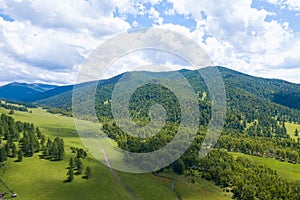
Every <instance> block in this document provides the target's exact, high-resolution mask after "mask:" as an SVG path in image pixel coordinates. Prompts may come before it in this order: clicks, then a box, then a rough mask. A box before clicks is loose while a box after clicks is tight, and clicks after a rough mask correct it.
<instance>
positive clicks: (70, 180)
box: [67, 168, 74, 182]
mask: <svg viewBox="0 0 300 200" xmlns="http://www.w3.org/2000/svg"><path fill="white" fill-rule="evenodd" d="M67 176H68V177H67V181H68V182H72V181H73V180H74V169H72V168H70V169H69V170H68V173H67Z"/></svg>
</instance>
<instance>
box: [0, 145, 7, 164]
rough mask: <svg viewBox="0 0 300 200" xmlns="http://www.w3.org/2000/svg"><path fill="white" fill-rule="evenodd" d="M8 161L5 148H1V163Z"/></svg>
mask: <svg viewBox="0 0 300 200" xmlns="http://www.w3.org/2000/svg"><path fill="white" fill-rule="evenodd" d="M6 160H7V152H6V150H5V147H0V163H1V162H4V161H6Z"/></svg>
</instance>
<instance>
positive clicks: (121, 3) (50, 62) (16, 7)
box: [0, 0, 300, 83]
mask: <svg viewBox="0 0 300 200" xmlns="http://www.w3.org/2000/svg"><path fill="white" fill-rule="evenodd" d="M267 1H268V2H269V3H272V4H274V5H276V6H278V7H280V8H281V9H282V10H286V12H289V11H293V12H297V11H299V10H300V4H299V2H300V1H298V0H283V1H281V0H267ZM164 5H168V6H166V7H164ZM0 14H1V15H0V72H1V73H0V82H2V83H3V82H8V81H12V80H13V81H17V80H22V81H28V82H31V81H33V80H34V81H42V82H47V81H51V82H57V83H72V81H73V80H74V78H75V74H76V70H78V66H79V65H80V64H82V63H83V62H84V60H85V59H86V58H87V56H88V55H89V54H90V53H91V52H92V51H93V50H94V49H95V48H96V47H97V46H98V45H100V44H101V43H102V42H103V41H105V40H106V39H107V38H110V37H112V36H114V35H115V34H118V33H121V32H124V31H126V30H128V29H131V28H140V27H143V26H144V24H146V25H147V26H149V23H150V25H151V26H154V27H160V28H164V29H168V30H172V31H176V32H179V33H181V34H184V35H185V36H187V37H189V38H191V39H193V40H194V41H196V42H197V43H198V44H200V45H201V46H202V47H203V49H204V50H205V51H206V52H207V53H208V55H209V56H210V57H211V59H212V60H213V62H214V64H215V65H223V66H225V67H229V68H232V69H237V70H240V71H242V72H245V73H249V74H252V75H260V76H265V77H276V78H283V79H287V80H290V81H295V82H300V79H299V78H293V77H295V73H296V72H298V71H299V68H300V66H299V63H300V59H299V53H300V49H299V47H300V34H299V33H298V32H295V30H292V29H291V28H290V26H289V23H288V21H285V20H283V19H282V20H281V21H276V20H275V19H273V20H270V19H269V20H267V18H268V16H271V15H275V14H276V13H273V11H272V12H270V11H268V10H266V9H262V8H260V9H258V8H254V7H252V1H251V0H243V1H238V2H236V1H235V2H233V1H231V0H214V1H198V0H185V1H182V0H164V1H162V0H147V1H138V0H104V1H98V0H86V1H83V0H66V1H59V0H36V1H31V0H22V1H19V0H0ZM1 16H7V18H8V19H13V20H7V19H4V17H1ZM129 18H130V20H129ZM186 19H189V20H192V21H194V22H195V24H196V25H195V27H194V26H193V27H191V26H189V25H188V24H185V23H184V22H186V21H184V20H186ZM172 20H173V21H172ZM176 20H177V21H181V22H183V23H180V25H179V23H177V21H176ZM129 21H130V22H129ZM130 24H131V26H130ZM149 56H155V55H154V54H149V55H148V57H149ZM148 57H147V56H143V54H132V55H129V56H128V58H127V59H125V58H124V59H123V60H122V59H121V60H120V62H119V63H118V65H119V67H118V66H116V69H115V70H113V71H111V73H110V74H109V75H108V76H111V75H115V74H116V73H120V72H124V71H128V69H129V67H130V66H133V65H134V64H136V65H144V64H150V60H147V58H148ZM160 59H162V60H164V58H163V57H160ZM164 61H166V60H164ZM166 62H167V61H166ZM166 62H165V63H166ZM122 63H123V64H122ZM173 65H176V64H173ZM284 69H287V72H285V73H283V71H284ZM288 72H291V73H292V72H293V73H294V75H289V74H288Z"/></svg>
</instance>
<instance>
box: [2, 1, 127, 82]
mask: <svg viewBox="0 0 300 200" xmlns="http://www.w3.org/2000/svg"><path fill="white" fill-rule="evenodd" d="M124 2H125V1H123V3H122V1H119V2H117V1H115V2H114V1H101V3H99V1H94V0H93V1H81V0H72V1H70V0H68V1H58V0H51V1H50V0H48V1H47V0H38V1H30V0H24V1H14V0H12V1H1V3H0V5H1V10H2V12H3V13H4V14H5V15H8V16H10V17H11V18H13V19H14V20H15V21H12V22H10V21H5V20H3V19H2V18H0V27H1V29H0V57H2V59H1V62H0V67H1V68H4V69H7V71H8V72H7V73H6V74H7V75H4V74H5V73H1V75H0V81H3V80H4V79H5V77H7V76H11V79H13V80H15V81H17V80H21V79H22V80H26V79H27V80H28V81H31V79H34V80H36V81H38V80H40V81H46V80H47V79H48V80H50V81H57V82H65V83H70V81H71V80H73V79H74V77H68V76H71V75H72V74H73V75H75V71H74V70H75V69H76V65H78V64H80V63H82V62H83V61H84V58H85V57H86V56H87V55H88V54H89V53H90V52H91V51H92V50H93V49H95V48H96V47H97V46H98V45H99V44H100V43H101V42H102V41H103V40H105V39H106V38H107V37H111V36H112V35H113V34H117V33H120V32H123V31H126V30H127V29H129V28H130V25H129V24H128V23H127V22H126V21H124V20H122V19H120V18H117V17H114V16H113V11H114V9H115V6H116V5H118V6H125V4H124ZM127 6H128V5H127ZM9 67H12V68H14V70H15V71H17V72H13V70H12V69H9ZM21 68H22V70H18V69H21ZM25 69H26V70H25ZM26 72H30V74H28V73H26ZM67 72H69V73H67ZM33 73H34V74H33ZM4 76H5V77H4ZM22 76H23V77H22Z"/></svg>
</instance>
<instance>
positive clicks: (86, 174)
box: [84, 166, 92, 179]
mask: <svg viewBox="0 0 300 200" xmlns="http://www.w3.org/2000/svg"><path fill="white" fill-rule="evenodd" d="M91 176H92V169H91V168H90V167H89V166H87V167H86V169H85V172H84V178H86V179H90V178H91Z"/></svg>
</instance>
